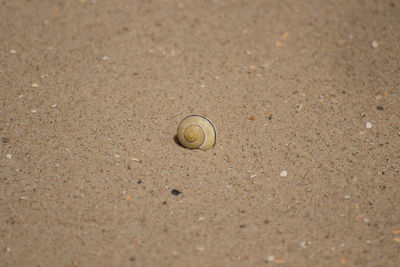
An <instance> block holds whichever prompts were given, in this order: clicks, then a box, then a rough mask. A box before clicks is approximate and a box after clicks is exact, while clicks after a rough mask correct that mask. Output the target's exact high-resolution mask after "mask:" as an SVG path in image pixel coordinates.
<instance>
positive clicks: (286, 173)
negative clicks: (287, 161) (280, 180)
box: [279, 170, 288, 177]
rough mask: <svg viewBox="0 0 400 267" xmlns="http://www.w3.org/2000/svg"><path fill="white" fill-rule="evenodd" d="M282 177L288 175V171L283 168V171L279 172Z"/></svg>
mask: <svg viewBox="0 0 400 267" xmlns="http://www.w3.org/2000/svg"><path fill="white" fill-rule="evenodd" d="M279 175H280V176H281V177H286V176H287V175H288V172H287V171H285V170H283V171H281V173H280V174H279Z"/></svg>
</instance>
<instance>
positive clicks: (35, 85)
mask: <svg viewBox="0 0 400 267" xmlns="http://www.w3.org/2000/svg"><path fill="white" fill-rule="evenodd" d="M31 87H32V88H37V87H39V85H38V84H37V83H32V84H31Z"/></svg>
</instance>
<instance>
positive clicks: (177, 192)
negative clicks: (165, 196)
mask: <svg viewBox="0 0 400 267" xmlns="http://www.w3.org/2000/svg"><path fill="white" fill-rule="evenodd" d="M180 193H182V192H181V191H179V190H176V189H172V191H171V194H173V195H174V196H177V195H179V194H180Z"/></svg>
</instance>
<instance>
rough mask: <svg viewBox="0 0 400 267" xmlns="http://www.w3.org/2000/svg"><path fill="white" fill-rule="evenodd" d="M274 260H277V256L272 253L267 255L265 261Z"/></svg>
mask: <svg viewBox="0 0 400 267" xmlns="http://www.w3.org/2000/svg"><path fill="white" fill-rule="evenodd" d="M274 260H275V257H274V256H272V255H269V256H267V257H266V258H265V261H266V262H274Z"/></svg>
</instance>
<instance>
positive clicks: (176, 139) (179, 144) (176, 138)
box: [173, 134, 185, 148]
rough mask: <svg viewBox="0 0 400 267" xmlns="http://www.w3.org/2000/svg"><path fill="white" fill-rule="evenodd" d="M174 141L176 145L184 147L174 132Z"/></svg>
mask: <svg viewBox="0 0 400 267" xmlns="http://www.w3.org/2000/svg"><path fill="white" fill-rule="evenodd" d="M173 139H174V142H175V144H177V145H178V146H180V147H183V148H185V147H184V146H183V145H182V144H181V143H180V142H179V139H178V135H177V134H176V135H174V138H173Z"/></svg>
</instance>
